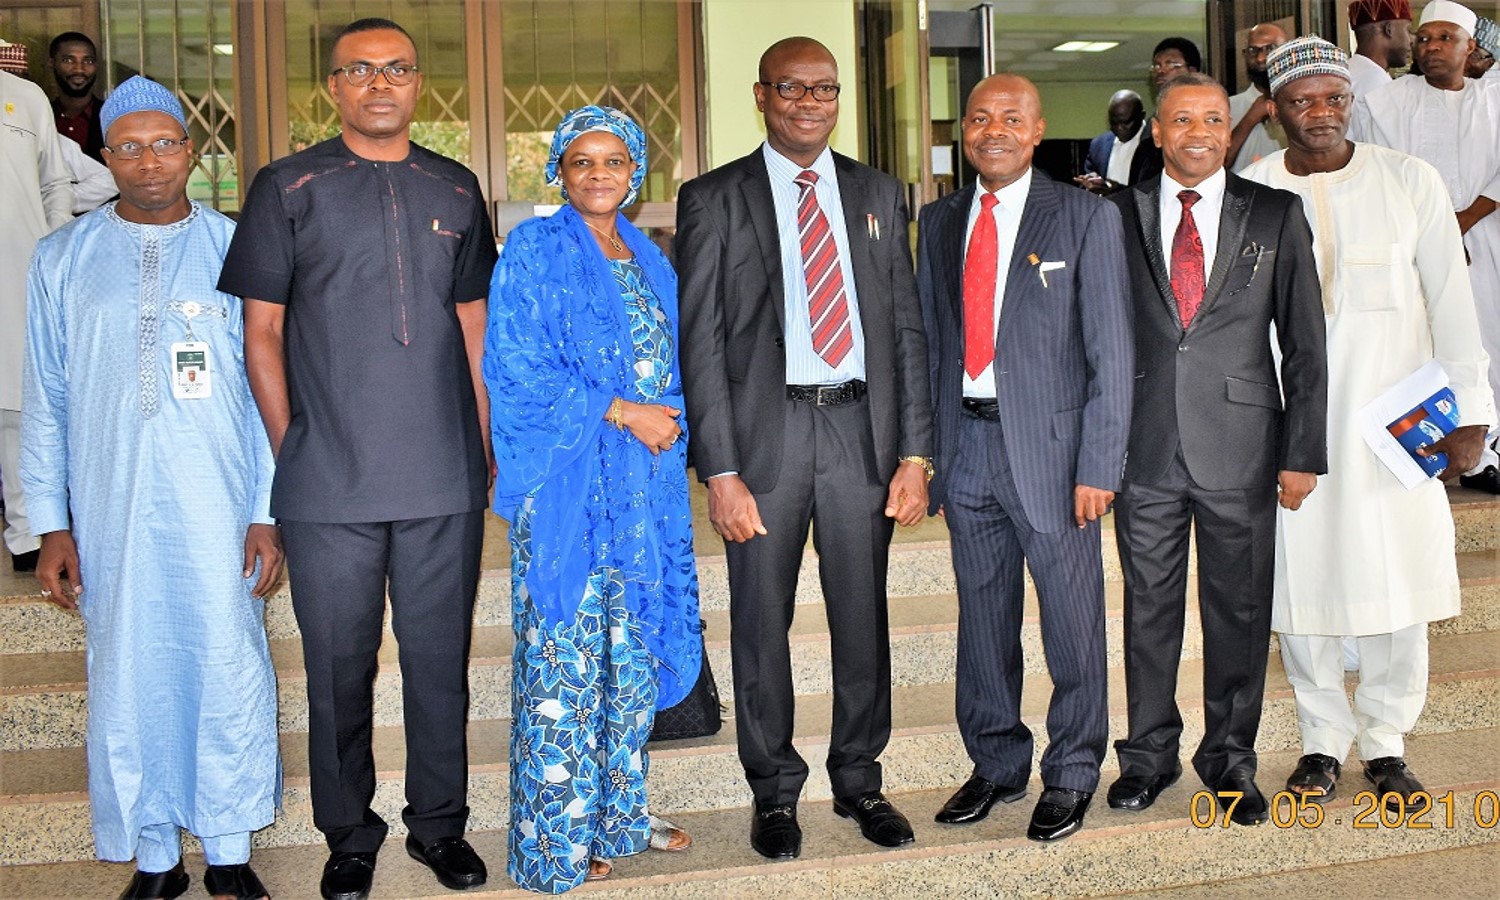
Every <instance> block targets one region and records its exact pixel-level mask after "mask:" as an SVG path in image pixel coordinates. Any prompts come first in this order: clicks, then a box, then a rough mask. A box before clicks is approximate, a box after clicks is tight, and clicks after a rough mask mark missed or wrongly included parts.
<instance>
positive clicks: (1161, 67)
mask: <svg viewBox="0 0 1500 900" xmlns="http://www.w3.org/2000/svg"><path fill="white" fill-rule="evenodd" d="M1186 68H1187V63H1185V62H1177V61H1175V60H1173V61H1170V62H1154V63H1152V64H1151V71H1153V72H1171V71H1174V70H1176V69H1186Z"/></svg>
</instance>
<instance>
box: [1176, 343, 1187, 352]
mask: <svg viewBox="0 0 1500 900" xmlns="http://www.w3.org/2000/svg"><path fill="white" fill-rule="evenodd" d="M1177 352H1178V353H1186V352H1187V344H1178V345H1177Z"/></svg>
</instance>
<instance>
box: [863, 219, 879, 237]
mask: <svg viewBox="0 0 1500 900" xmlns="http://www.w3.org/2000/svg"><path fill="white" fill-rule="evenodd" d="M865 233H866V234H868V235H869V236H870V239H871V240H875V241H878V240H880V220H879V219H877V218H875V214H874V213H865Z"/></svg>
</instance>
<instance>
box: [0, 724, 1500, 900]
mask: <svg viewBox="0 0 1500 900" xmlns="http://www.w3.org/2000/svg"><path fill="white" fill-rule="evenodd" d="M1497 744H1500V731H1497V730H1496V729H1493V728H1491V729H1485V730H1474V731H1466V732H1458V733H1451V734H1439V735H1429V736H1421V737H1414V738H1412V739H1411V740H1410V741H1409V743H1408V748H1407V758H1408V759H1409V760H1410V762H1411V764H1412V767H1413V770H1414V771H1415V772H1417V773H1418V774H1419V775H1420V776H1421V777H1422V779H1423V780H1424V783H1425V784H1426V785H1427V787H1428V789H1429V791H1430V792H1431V793H1433V794H1434V795H1435V796H1438V797H1447V796H1449V794H1450V792H1451V796H1452V807H1453V810H1454V817H1453V822H1452V824H1451V825H1450V824H1449V823H1448V822H1446V821H1445V820H1444V818H1443V816H1442V815H1441V814H1439V815H1435V816H1428V817H1426V818H1425V819H1419V820H1415V821H1413V820H1411V819H1406V820H1402V822H1401V823H1399V824H1397V825H1396V826H1395V827H1383V826H1381V824H1380V822H1379V820H1378V817H1377V816H1372V815H1368V814H1367V815H1365V816H1363V817H1360V813H1361V811H1362V810H1364V809H1367V808H1369V807H1370V806H1371V801H1370V800H1369V799H1365V798H1360V797H1357V796H1356V793H1357V792H1358V791H1361V790H1364V789H1366V788H1367V787H1368V785H1366V784H1365V783H1363V779H1362V778H1361V777H1360V775H1359V774H1358V773H1357V771H1352V770H1351V771H1347V772H1346V775H1345V778H1344V785H1343V786H1342V787H1343V790H1342V791H1341V793H1342V794H1343V796H1341V797H1340V799H1338V800H1335V801H1333V802H1331V803H1329V804H1327V805H1326V806H1325V807H1324V808H1323V819H1322V822H1321V823H1319V824H1318V825H1316V826H1315V827H1314V826H1310V825H1307V824H1304V823H1302V822H1297V821H1293V820H1292V818H1291V817H1290V816H1289V815H1288V812H1289V808H1288V806H1287V805H1286V803H1285V801H1284V800H1283V801H1282V802H1281V804H1280V805H1279V806H1278V810H1279V813H1280V817H1279V819H1278V820H1277V821H1278V822H1279V823H1280V824H1275V823H1267V824H1264V825H1261V826H1259V827H1253V828H1241V827H1237V826H1232V827H1228V828H1225V827H1221V826H1220V825H1219V823H1218V821H1216V820H1215V818H1214V817H1211V816H1209V815H1208V814H1207V810H1208V807H1207V803H1206V801H1205V800H1204V799H1199V800H1198V801H1197V807H1196V808H1197V811H1198V812H1197V816H1196V820H1195V817H1194V814H1193V812H1192V810H1193V808H1194V804H1193V798H1194V795H1195V794H1196V793H1197V791H1199V790H1200V788H1199V786H1198V785H1197V784H1196V782H1195V781H1194V780H1193V779H1192V778H1191V776H1188V777H1187V778H1185V779H1184V780H1183V782H1181V783H1180V784H1178V785H1177V786H1174V787H1173V788H1171V789H1169V790H1168V791H1167V792H1166V793H1165V794H1164V795H1163V797H1162V799H1161V800H1160V801H1158V802H1157V804H1156V805H1155V806H1153V807H1152V808H1151V809H1149V810H1145V811H1143V812H1139V813H1124V812H1117V811H1114V810H1110V809H1108V808H1106V807H1105V805H1104V803H1103V798H1102V796H1101V797H1099V798H1098V799H1097V801H1096V804H1095V807H1094V808H1093V809H1092V810H1091V812H1090V813H1089V816H1088V819H1087V821H1086V823H1085V827H1084V829H1083V830H1082V831H1081V832H1079V833H1078V834H1077V835H1074V836H1073V837H1071V838H1069V839H1067V840H1066V841H1064V842H1062V843H1060V844H1056V845H1039V844H1035V843H1032V842H1029V841H1027V840H1026V839H1025V838H1024V836H1023V835H1024V832H1025V826H1026V821H1027V818H1028V817H1029V815H1030V812H1031V805H1032V802H1033V798H1034V797H1035V796H1036V794H1037V792H1038V791H1039V790H1040V785H1039V784H1038V783H1037V782H1036V781H1035V780H1033V782H1032V791H1031V795H1030V796H1029V797H1028V798H1027V800H1026V801H1023V802H1019V803H1015V804H1011V805H1008V806H1007V805H1000V806H997V807H996V809H995V810H994V811H993V812H992V813H991V814H990V816H989V817H988V818H987V819H986V820H984V821H983V822H979V823H976V824H974V825H969V826H963V827H947V826H938V825H934V824H932V821H931V817H932V815H933V813H934V812H935V811H936V810H937V809H938V808H939V806H941V804H942V803H943V801H944V800H945V799H946V798H947V797H948V795H949V794H950V793H951V791H952V789H953V787H954V786H955V785H956V784H957V783H958V782H960V781H961V780H962V779H963V777H964V775H965V774H966V772H965V771H948V772H945V773H943V774H944V776H945V779H944V780H945V783H944V784H942V785H940V786H933V787H930V788H928V789H924V790H908V789H906V788H905V786H904V785H901V784H900V783H898V782H897V781H896V779H895V778H893V777H891V776H890V775H889V774H888V776H887V782H888V784H890V785H891V787H892V799H893V801H894V802H895V803H896V804H897V805H898V806H899V807H900V808H901V809H903V811H905V812H906V813H907V815H908V816H909V817H910V818H911V820H912V823H913V825H914V827H915V830H916V832H917V841H916V843H915V844H913V845H910V846H908V847H905V848H901V849H898V850H885V849H881V848H878V847H876V846H874V845H873V844H870V843H868V842H866V841H864V840H863V839H861V838H860V837H859V835H858V832H857V830H856V829H855V828H854V827H853V826H852V824H851V823H849V822H847V821H844V820H841V819H839V818H837V817H836V816H835V815H834V813H833V811H832V809H831V805H830V804H829V803H828V802H826V801H823V800H820V799H817V798H804V801H803V803H802V804H801V806H800V809H799V817H800V819H801V822H802V825H803V829H804V834H805V837H804V844H803V853H802V856H801V858H800V859H798V860H795V861H792V862H777V863H772V862H768V861H765V860H762V859H761V858H760V857H758V856H756V855H755V854H754V852H753V851H752V850H751V849H750V848H749V846H748V841H747V830H748V820H749V815H748V810H747V809H746V807H745V805H740V806H735V807H733V808H726V809H717V810H704V811H697V812H683V813H678V812H676V811H675V810H673V808H672V806H671V805H670V804H669V803H668V802H666V800H665V798H659V799H657V798H656V795H655V794H653V797H654V800H653V805H654V806H655V807H656V808H657V809H658V810H666V811H667V812H668V813H669V814H670V815H671V816H672V818H673V820H674V821H675V822H677V823H678V824H679V825H681V826H683V827H685V828H686V829H688V830H689V831H690V832H691V833H692V834H693V835H694V839H695V843H694V846H693V848H692V849H691V850H689V851H688V852H686V853H678V854H666V853H654V852H652V853H646V854H642V855H641V856H638V857H632V858H629V859H622V860H618V861H616V863H615V871H614V874H613V875H612V876H611V877H610V878H609V879H608V880H606V881H604V882H600V883H596V884H591V885H588V886H586V887H585V888H583V890H585V891H587V892H588V894H589V896H594V897H597V898H599V900H605V898H616V897H618V898H621V900H625V898H673V900H690V898H714V900H719V898H725V897H749V896H757V895H760V896H764V895H770V894H774V895H776V896H779V897H783V898H788V900H799V898H827V897H886V896H890V895H891V892H892V891H893V890H902V889H905V890H910V889H912V888H919V889H921V890H922V891H923V892H924V893H929V894H932V895H934V896H955V897H1055V896H1074V897H1095V896H1108V895H1115V894H1119V893H1121V892H1124V891H1141V890H1146V889H1168V888H1178V889H1184V890H1190V889H1192V887H1193V886H1197V885H1202V884H1204V883H1208V882H1217V881H1220V880H1224V879H1234V878H1251V877H1257V876H1258V877H1262V878H1264V877H1267V876H1270V877H1273V878H1276V879H1277V880H1278V882H1279V883H1282V884H1285V885H1287V886H1288V887H1292V886H1293V885H1295V886H1296V891H1295V892H1296V893H1297V894H1305V893H1307V891H1306V890H1305V887H1306V885H1307V884H1308V882H1305V881H1303V880H1301V879H1300V878H1299V880H1297V881H1295V882H1293V881H1292V880H1291V878H1290V877H1284V876H1283V873H1298V874H1301V875H1304V876H1305V873H1306V872H1307V871H1308V870H1314V871H1316V870H1318V869H1320V868H1321V867H1326V866H1334V865H1340V864H1349V863H1356V862H1363V861H1366V860H1384V862H1382V863H1380V865H1382V866H1388V865H1391V864H1392V863H1393V862H1395V861H1398V860H1400V859H1402V858H1406V857H1413V856H1414V855H1415V854H1419V853H1436V852H1444V853H1446V852H1448V851H1453V850H1463V849H1465V848H1472V849H1474V850H1475V851H1476V853H1475V854H1474V855H1473V856H1468V855H1464V856H1460V857H1458V859H1459V860H1461V861H1463V862H1465V863H1469V864H1473V865H1476V866H1477V867H1478V868H1477V869H1470V870H1467V871H1469V874H1470V875H1471V879H1472V882H1471V883H1472V884H1473V885H1475V886H1483V885H1485V884H1489V885H1491V886H1493V880H1490V879H1486V878H1485V877H1484V872H1483V862H1484V861H1485V860H1493V859H1494V857H1495V850H1496V848H1497V847H1500V828H1494V827H1490V828H1486V827H1483V826H1484V825H1485V824H1486V821H1488V819H1489V818H1490V817H1492V816H1493V815H1495V801H1496V799H1497V798H1496V792H1497V790H1500V771H1497V764H1496V755H1495V750H1496V747H1497ZM1297 755H1298V753H1297V751H1295V750H1290V751H1285V752H1279V753H1271V754H1267V755H1265V756H1263V757H1262V760H1261V771H1262V773H1263V775H1262V777H1261V779H1260V781H1261V786H1262V788H1263V789H1265V790H1267V791H1268V792H1269V791H1275V790H1278V789H1279V787H1280V782H1281V779H1282V778H1283V777H1284V773H1286V772H1289V771H1290V770H1291V769H1292V767H1293V766H1294V765H1295V762H1296V758H1297ZM1349 763H1350V766H1351V769H1353V770H1357V768H1358V766H1357V763H1356V762H1355V761H1354V760H1352V759H1351V760H1350V761H1349ZM657 777H658V776H657V773H655V772H653V776H652V778H653V790H654V789H655V782H656V779H657ZM1113 777H1114V772H1113V771H1112V770H1108V771H1106V773H1105V779H1106V782H1107V781H1108V780H1109V779H1111V778H1113ZM474 808H475V811H476V814H477V813H479V812H481V811H482V809H483V808H482V807H481V806H480V805H479V804H478V803H475V804H474ZM1476 808H1477V809H1478V810H1479V813H1478V815H1476V812H1475V810H1476ZM1444 809H1445V806H1442V805H1440V806H1438V807H1437V810H1438V811H1440V812H1441V811H1442V810H1444ZM475 818H476V819H478V815H476V817H475ZM1481 818H1482V820H1481ZM1357 819H1358V823H1359V824H1356V820H1357ZM393 824H394V823H393ZM1424 824H1426V825H1430V826H1431V827H1427V828H1423V827H1421V826H1422V825H1424ZM471 826H472V829H473V830H472V831H471V833H470V835H469V837H470V840H471V841H472V842H473V844H474V845H475V847H476V849H478V851H479V852H480V854H481V855H482V856H484V857H485V858H486V859H487V861H488V862H489V865H490V883H489V885H487V886H486V889H481V890H477V891H470V892H467V893H466V894H465V896H467V897H495V898H500V897H506V898H518V897H523V896H533V895H529V894H524V893H523V892H521V891H519V890H518V889H516V888H515V887H514V886H513V885H511V883H510V882H509V880H508V878H506V876H505V871H504V870H505V866H504V859H505V832H504V830H503V827H504V826H503V822H496V823H495V824H494V825H493V826H486V825H484V824H481V823H480V822H478V821H472V822H471ZM392 838H393V842H392V843H391V844H390V845H388V846H387V848H386V851H385V852H384V853H383V854H382V857H381V860H380V865H379V867H378V868H377V870H376V881H375V890H374V893H375V895H376V896H382V897H407V898H438V897H451V896H452V894H451V893H450V892H447V891H445V890H444V889H442V888H441V887H440V886H438V885H437V884H436V882H435V881H434V880H433V879H432V877H431V874H430V873H429V872H427V871H426V870H425V869H424V868H423V867H422V866H420V865H419V864H418V863H416V862H413V861H411V860H409V859H407V857H406V855H405V854H404V853H403V852H402V851H401V848H400V847H399V845H396V844H394V839H395V838H396V835H395V834H394V831H393V835H392ZM324 858H325V851H324V849H323V848H322V847H321V846H320V845H318V844H316V843H314V842H309V843H308V844H307V845H304V846H294V847H282V848H269V847H262V848H261V849H258V850H257V852H256V854H255V858H254V862H255V866H256V869H257V871H259V872H260V874H261V875H262V877H263V879H264V880H265V881H266V883H267V885H268V886H269V887H270V888H271V889H272V890H273V891H274V892H276V893H277V894H278V895H279V896H294V897H304V896H314V895H315V894H314V892H315V891H316V887H315V885H316V882H317V879H318V877H319V874H320V872H321V868H322V863H323V860H324ZM1122 860H1130V863H1129V864H1122ZM189 869H190V871H191V872H192V873H193V874H194V876H195V877H196V876H197V875H198V874H199V873H200V872H201V869H202V861H201V858H199V857H190V859H189ZM129 873H130V867H129V866H128V865H112V864H104V863H97V862H91V861H78V862H71V863H64V864H53V865H23V866H10V867H6V868H0V895H3V896H6V897H25V898H48V897H84V896H88V897H99V896H111V895H112V894H113V893H114V892H117V891H118V890H119V889H120V888H121V887H122V886H123V885H124V883H125V882H126V881H127V880H128V878H129ZM1315 883H1323V884H1327V883H1329V882H1328V881H1327V880H1326V879H1324V880H1322V881H1321V882H1315ZM1450 883H1452V882H1451V880H1450ZM1406 884H1407V885H1408V887H1407V888H1406V889H1407V890H1410V889H1411V887H1410V885H1411V883H1410V882H1407V883H1406ZM1427 888H1428V885H1426V884H1422V885H1421V887H1420V888H1419V890H1420V891H1421V893H1422V894H1424V895H1430V896H1445V895H1447V894H1445V893H1443V892H1441V891H1439V892H1438V893H1436V894H1434V893H1431V892H1430V891H1428V890H1427ZM1324 893H1325V894H1326V895H1328V896H1340V894H1338V893H1336V892H1332V891H1325V892H1324ZM1382 893H1388V892H1387V891H1381V890H1373V891H1371V892H1369V893H1361V894H1360V896H1378V895H1380V894H1382ZM1260 895H1261V896H1264V894H1263V893H1262V894H1260ZM1182 896H1188V895H1186V894H1184V895H1182ZM1194 896H1196V895H1194ZM1215 896H1222V895H1220V894H1218V893H1217V892H1216V893H1215ZM1229 896H1248V894H1244V893H1241V894H1230V895H1229ZM1344 896H1349V895H1348V894H1344ZM1447 896H1452V895H1447Z"/></svg>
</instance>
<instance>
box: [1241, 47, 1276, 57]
mask: <svg viewBox="0 0 1500 900" xmlns="http://www.w3.org/2000/svg"><path fill="white" fill-rule="evenodd" d="M1280 46H1281V45H1280V44H1251V45H1250V46H1248V47H1246V48H1245V49H1244V50H1241V51H1240V52H1241V53H1243V54H1245V55H1246V56H1249V57H1256V56H1262V55H1265V54H1267V53H1270V52H1271V51H1272V50H1275V49H1276V48H1277V47H1280Z"/></svg>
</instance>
